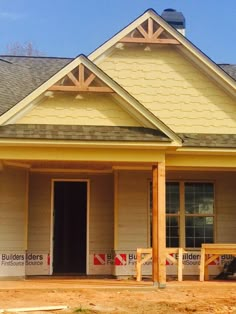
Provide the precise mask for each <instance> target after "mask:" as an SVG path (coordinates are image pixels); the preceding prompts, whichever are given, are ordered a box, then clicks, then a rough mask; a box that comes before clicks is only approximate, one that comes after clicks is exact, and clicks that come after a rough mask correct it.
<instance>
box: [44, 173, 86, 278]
mask: <svg viewBox="0 0 236 314" xmlns="http://www.w3.org/2000/svg"><path fill="white" fill-rule="evenodd" d="M55 182H86V188H87V213H86V275H87V274H89V213H90V180H89V179H72V178H64V179H63V178H51V223H50V228H51V230H50V275H53V248H54V243H53V237H54V191H55Z"/></svg>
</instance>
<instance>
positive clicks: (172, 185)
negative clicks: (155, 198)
mask: <svg viewBox="0 0 236 314" xmlns="http://www.w3.org/2000/svg"><path fill="white" fill-rule="evenodd" d="M178 212H179V183H178V182H167V183H166V213H167V214H177V213H178Z"/></svg>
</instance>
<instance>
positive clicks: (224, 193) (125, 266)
mask: <svg viewBox="0 0 236 314" xmlns="http://www.w3.org/2000/svg"><path fill="white" fill-rule="evenodd" d="M118 178H119V179H118V191H119V196H118V201H117V203H118V209H117V211H118V213H117V217H118V222H117V226H118V235H117V241H116V242H117V246H116V250H115V255H114V264H115V267H114V272H113V273H114V274H115V275H116V276H130V275H135V271H136V270H135V269H136V268H135V265H136V258H137V257H136V249H137V247H143V248H145V247H148V246H149V245H150V244H149V239H148V238H149V232H150V230H149V220H148V216H149V202H148V199H149V195H148V194H149V184H148V182H149V180H150V179H151V172H125V171H120V172H119V176H118ZM235 178H236V173H234V172H213V171H208V172H207V171H167V181H170V180H176V181H188V182H192V181H199V182H207V181H208V182H213V183H214V185H215V242H219V243H227V242H229V243H230V242H231V243H234V242H235V232H234V231H235V226H236V210H235V204H236V196H235V191H234V187H235V185H234V182H235ZM230 258H231V257H230V256H228V255H227V256H222V257H221V258H220V259H218V260H216V264H214V265H210V269H209V272H210V274H212V275H214V274H218V273H219V272H220V271H221V270H222V265H223V264H224V262H225V261H229V260H230ZM183 264H184V270H183V273H184V275H198V274H199V264H200V250H197V249H194V250H191V249H189V250H187V253H185V254H184V256H183ZM142 268H143V274H146V275H150V274H151V271H152V265H151V261H150V260H149V261H148V262H146V263H145V265H143V267H142ZM167 274H168V275H176V274H177V268H176V266H175V265H173V264H172V263H167Z"/></svg>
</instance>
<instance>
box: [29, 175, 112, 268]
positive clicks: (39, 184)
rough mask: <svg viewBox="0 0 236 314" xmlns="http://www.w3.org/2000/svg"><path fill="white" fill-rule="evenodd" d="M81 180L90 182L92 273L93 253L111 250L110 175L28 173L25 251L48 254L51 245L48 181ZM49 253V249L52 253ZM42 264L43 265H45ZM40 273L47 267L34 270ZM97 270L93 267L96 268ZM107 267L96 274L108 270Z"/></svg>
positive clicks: (90, 258)
mask: <svg viewBox="0 0 236 314" xmlns="http://www.w3.org/2000/svg"><path fill="white" fill-rule="evenodd" d="M52 179H62V180H68V179H84V180H87V179H88V180H89V182H90V194H89V195H90V197H89V209H88V210H89V216H88V220H89V233H88V239H89V256H88V259H89V264H90V265H89V273H90V274H92V273H94V269H93V262H94V256H95V254H97V253H98V254H104V253H106V254H108V253H110V252H111V251H112V249H113V220H114V218H113V217H114V210H113V176H112V174H100V175H99V174H91V175H88V174H74V175H65V174H61V175H59V174H40V173H32V174H31V176H30V194H29V243H28V252H34V254H36V255H37V254H43V255H44V256H45V255H47V254H49V253H50V248H51V232H52V230H51V180H52ZM51 255H52V252H51ZM44 266H45V265H44ZM35 271H36V273H34V272H33V270H32V271H31V274H33V273H34V274H39V273H40V274H42V272H44V271H46V272H47V273H49V265H48V267H47V270H43V269H42V268H41V269H37V268H36V270H35ZM95 272H96V268H95ZM110 272H111V270H110V266H109V267H108V269H107V268H104V269H102V271H99V273H110Z"/></svg>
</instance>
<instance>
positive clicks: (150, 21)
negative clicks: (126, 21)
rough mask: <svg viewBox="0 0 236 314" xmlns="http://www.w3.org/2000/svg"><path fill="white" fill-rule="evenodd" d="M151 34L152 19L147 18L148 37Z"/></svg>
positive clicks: (150, 36)
mask: <svg viewBox="0 0 236 314" xmlns="http://www.w3.org/2000/svg"><path fill="white" fill-rule="evenodd" d="M152 36H153V19H151V18H149V19H148V37H149V38H152Z"/></svg>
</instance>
